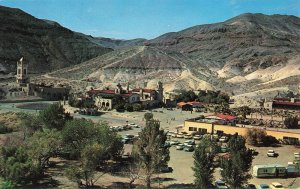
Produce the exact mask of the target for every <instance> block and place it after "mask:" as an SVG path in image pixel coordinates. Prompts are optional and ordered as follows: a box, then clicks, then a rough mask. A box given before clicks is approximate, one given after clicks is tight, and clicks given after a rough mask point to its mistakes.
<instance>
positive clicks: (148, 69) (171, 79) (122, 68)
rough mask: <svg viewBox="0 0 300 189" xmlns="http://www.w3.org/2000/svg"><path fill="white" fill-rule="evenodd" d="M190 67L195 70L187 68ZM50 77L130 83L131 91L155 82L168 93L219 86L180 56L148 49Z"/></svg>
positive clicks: (115, 54) (208, 73)
mask: <svg viewBox="0 0 300 189" xmlns="http://www.w3.org/2000/svg"><path fill="white" fill-rule="evenodd" d="M192 65H194V69H190V68H189V66H192ZM50 75H51V76H52V77H56V78H57V77H59V78H65V79H71V80H76V79H78V78H81V79H82V80H86V81H96V82H100V83H102V84H103V85H104V86H109V85H110V84H113V83H117V82H121V83H127V82H129V83H130V84H131V85H132V86H133V87H135V86H137V85H138V86H144V85H145V83H146V86H147V87H155V86H156V83H157V82H158V81H162V82H164V85H165V87H166V89H167V90H168V91H171V90H175V89H183V88H186V89H195V88H207V89H213V88H214V87H213V86H212V84H215V85H216V86H218V85H219V83H218V82H217V81H216V80H215V79H213V78H215V77H213V75H215V76H216V74H215V73H213V72H211V71H210V70H209V69H208V68H207V67H206V66H205V65H203V66H202V67H201V66H199V64H198V63H197V62H194V61H193V60H191V59H189V58H187V57H185V56H183V55H182V54H180V53H167V52H165V51H163V50H159V49H157V48H155V47H147V46H134V47H130V48H125V49H120V50H115V51H113V52H110V53H107V54H105V55H103V56H100V57H97V58H94V59H91V60H89V61H87V62H84V63H81V64H78V65H75V66H73V67H68V68H65V69H62V70H58V71H56V72H54V73H52V74H50ZM195 75H197V77H195ZM210 83H211V84H210Z"/></svg>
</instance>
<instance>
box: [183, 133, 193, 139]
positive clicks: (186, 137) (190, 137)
mask: <svg viewBox="0 0 300 189" xmlns="http://www.w3.org/2000/svg"><path fill="white" fill-rule="evenodd" d="M184 138H185V139H192V138H193V136H192V135H191V134H186V135H184Z"/></svg>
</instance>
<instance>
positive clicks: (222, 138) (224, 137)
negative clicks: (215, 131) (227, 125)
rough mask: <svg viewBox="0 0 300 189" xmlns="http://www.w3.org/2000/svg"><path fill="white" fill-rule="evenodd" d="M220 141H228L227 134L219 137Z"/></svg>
mask: <svg viewBox="0 0 300 189" xmlns="http://www.w3.org/2000/svg"><path fill="white" fill-rule="evenodd" d="M219 141H220V142H227V141H228V137H227V136H222V137H221V138H220V139H219Z"/></svg>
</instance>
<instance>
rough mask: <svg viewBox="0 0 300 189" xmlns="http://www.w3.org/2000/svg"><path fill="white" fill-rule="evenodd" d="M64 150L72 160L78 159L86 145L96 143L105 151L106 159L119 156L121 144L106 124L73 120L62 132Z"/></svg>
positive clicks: (121, 148)
mask: <svg viewBox="0 0 300 189" xmlns="http://www.w3.org/2000/svg"><path fill="white" fill-rule="evenodd" d="M62 138H63V143H64V148H65V150H66V151H68V152H70V155H71V157H72V158H75V159H78V158H79V157H80V154H81V151H82V150H83V149H84V148H85V146H86V145H88V144H91V143H93V142H97V143H99V144H101V145H102V146H103V148H104V149H105V157H106V159H110V158H114V157H116V156H119V155H120V153H121V152H122V150H123V143H122V140H121V138H120V137H119V136H118V135H117V133H115V132H113V131H110V130H109V127H108V125H107V123H106V122H100V123H96V124H95V123H93V122H92V121H88V120H85V119H74V120H71V121H68V122H67V123H66V126H65V128H64V129H63V131H62Z"/></svg>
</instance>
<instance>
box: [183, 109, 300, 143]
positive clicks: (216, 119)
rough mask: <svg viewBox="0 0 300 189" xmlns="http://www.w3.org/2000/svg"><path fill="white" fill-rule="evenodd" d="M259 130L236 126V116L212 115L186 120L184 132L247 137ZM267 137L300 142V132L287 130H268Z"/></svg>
mask: <svg viewBox="0 0 300 189" xmlns="http://www.w3.org/2000/svg"><path fill="white" fill-rule="evenodd" d="M251 128H257V126H247V127H242V126H236V125H235V118H234V116H228V115H222V114H217V115H211V116H206V117H196V118H193V119H188V120H185V122H184V127H183V130H184V131H185V132H187V133H193V132H200V133H202V134H205V133H210V134H211V133H216V134H223V133H224V134H231V135H233V134H236V133H237V134H239V135H242V136H245V135H246V133H247V130H248V129H251ZM266 132H267V135H270V136H273V137H275V138H276V139H281V140H284V141H289V142H291V143H298V142H299V141H300V132H297V131H294V130H293V132H291V131H289V130H287V129H285V130H283V129H281V130H275V129H268V128H266Z"/></svg>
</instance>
